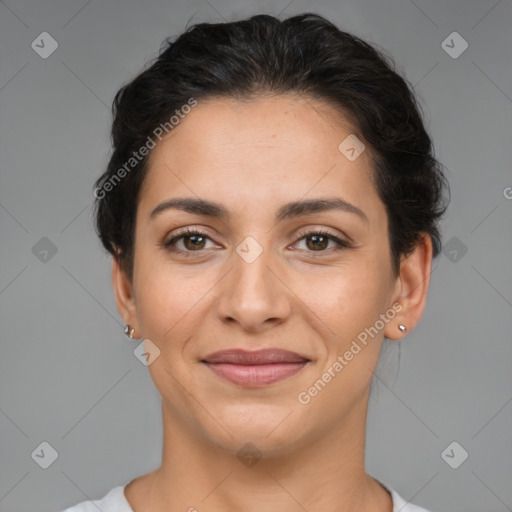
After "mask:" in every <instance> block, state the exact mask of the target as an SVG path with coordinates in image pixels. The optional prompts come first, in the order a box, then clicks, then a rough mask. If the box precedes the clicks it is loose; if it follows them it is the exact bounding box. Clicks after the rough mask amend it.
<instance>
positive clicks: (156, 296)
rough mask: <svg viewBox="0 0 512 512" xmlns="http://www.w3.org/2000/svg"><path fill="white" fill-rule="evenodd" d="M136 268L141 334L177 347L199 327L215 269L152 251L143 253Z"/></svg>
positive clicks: (162, 343) (168, 347)
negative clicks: (173, 262)
mask: <svg viewBox="0 0 512 512" xmlns="http://www.w3.org/2000/svg"><path fill="white" fill-rule="evenodd" d="M155 260H157V262H156V263H155ZM150 261H152V263H151V264H150ZM135 271H136V274H135V275H136V284H135V286H136V298H137V318H138V321H139V325H140V329H141V333H142V335H143V336H145V337H146V338H150V339H151V340H152V341H154V343H156V344H157V345H158V346H159V347H160V348H161V350H164V349H165V350H170V349H176V348H178V347H179V346H181V345H182V344H184V343H185V341H186V340H187V339H188V338H189V337H190V336H191V335H192V334H193V333H194V331H195V330H197V329H199V328H200V326H201V323H202V322H203V321H204V308H205V307H207V306H208V296H207V292H208V290H210V289H212V288H213V287H214V286H215V283H216V282H217V280H218V279H215V276H214V275H212V272H208V271H205V270H203V271H200V270H198V269H197V268H194V266H193V265H191V266H190V267H188V268H187V267H180V268H178V267H177V266H173V265H171V264H169V262H168V261H165V258H162V257H161V256H160V257H159V258H155V257H154V255H153V256H151V255H149V254H148V255H147V257H146V256H145V255H144V254H142V255H141V256H140V258H139V260H138V263H137V265H136V267H135ZM180 340H181V341H180ZM171 341H172V343H171Z"/></svg>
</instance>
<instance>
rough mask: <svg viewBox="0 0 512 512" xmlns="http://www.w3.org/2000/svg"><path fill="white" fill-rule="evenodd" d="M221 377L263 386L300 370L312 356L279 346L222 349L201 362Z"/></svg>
mask: <svg viewBox="0 0 512 512" xmlns="http://www.w3.org/2000/svg"><path fill="white" fill-rule="evenodd" d="M201 362H202V363H204V364H205V365H206V366H207V367H208V368H210V370H212V371H213V372H214V373H215V374H216V375H217V376H219V377H221V378H223V379H225V380H228V381H230V382H232V383H234V384H237V385H239V386H242V387H263V386H267V385H269V384H272V383H274V382H277V381H279V380H282V379H285V378H287V377H291V376H292V375H295V374H296V373H298V372H299V371H300V370H302V368H304V366H306V365H307V363H309V362H310V359H308V358H306V357H303V356H301V355H300V354H297V353H295V352H290V351H288V350H279V349H262V350H256V351H246V350H241V349H233V350H222V351H220V352H215V353H213V354H210V355H209V356H207V357H206V358H205V359H203V360H202V361H201Z"/></svg>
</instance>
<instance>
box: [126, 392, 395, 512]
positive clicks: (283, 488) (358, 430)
mask: <svg viewBox="0 0 512 512" xmlns="http://www.w3.org/2000/svg"><path fill="white" fill-rule="evenodd" d="M367 400H368V396H366V400H365V401H363V403H359V404H356V405H355V406H354V407H353V408H352V410H351V411H350V413H349V414H348V416H347V417H346V418H344V419H343V424H342V425H337V426H335V427H336V428H332V429H331V430H324V431H322V432H316V433H315V437H314V438H313V439H311V438H310V439H305V440H302V441H301V442H300V443H297V445H296V446H292V447H290V446H289V445H287V453H283V452H282V451H279V453H278V454H276V453H277V452H275V451H274V452H270V451H265V452H260V454H261V458H260V459H259V460H257V462H255V463H254V462H253V463H252V464H251V463H247V464H248V465H246V464H244V463H242V462H241V461H240V460H239V458H238V457H237V454H236V453H233V452H232V451H228V450H226V449H222V448H221V447H218V446H215V445H213V444H212V443H211V442H208V440H207V439H206V438H205V437H204V436H201V435H200V433H198V432H195V431H193V430H192V429H190V428H187V427H186V425H184V422H183V421H181V422H180V421H178V420H177V419H176V417H175V415H173V413H172V412H171V411H170V410H169V409H168V408H167V407H166V406H165V405H164V403H163V402H162V415H163V425H164V446H163V457H162V465H161V467H160V468H158V469H157V470H155V471H154V472H153V473H150V474H149V475H147V477H148V478H146V481H145V485H144V490H143V491H142V492H141V493H140V494H144V500H143V501H142V500H140V501H138V500H135V499H134V500H132V501H133V503H132V508H134V512H145V510H151V511H153V512H160V511H162V512H163V511H164V510H187V511H188V510H190V511H191V512H193V511H198V512H200V511H201V510H206V509H207V510H208V511H209V512H225V511H226V510H244V512H260V511H261V510H262V508H263V509H264V510H265V511H266V512H277V511H279V512H292V511H293V512H296V511H297V510H299V507H300V508H302V509H304V510H308V511H314V510H333V511H336V512H352V511H356V510H357V511H359V512H366V511H370V510H371V511H373V512H376V511H378V512H381V511H382V512H391V510H392V502H391V497H390V495H389V493H388V492H387V491H386V490H385V489H384V488H383V487H382V486H381V485H380V484H379V483H378V482H376V481H375V480H374V479H373V478H372V477H370V476H369V475H367V474H366V472H365V469H364V455H365V453H364V447H365V430H366V428H365V427H366V410H367ZM284 441H285V439H284V440H283V444H285V443H284ZM255 444H256V445H257V444H258V442H257V441H256V442H255ZM299 444H301V446H298V445H299ZM243 445H244V443H243V442H242V443H240V446H243ZM126 495H127V497H128V498H129V495H128V493H126Z"/></svg>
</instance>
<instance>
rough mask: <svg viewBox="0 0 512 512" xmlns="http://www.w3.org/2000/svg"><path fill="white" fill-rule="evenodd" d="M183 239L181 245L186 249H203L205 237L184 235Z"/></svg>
mask: <svg viewBox="0 0 512 512" xmlns="http://www.w3.org/2000/svg"><path fill="white" fill-rule="evenodd" d="M182 238H183V245H184V246H185V248H186V249H189V250H192V251H193V250H195V249H204V244H205V240H206V237H204V236H201V235H185V236H183V237H182Z"/></svg>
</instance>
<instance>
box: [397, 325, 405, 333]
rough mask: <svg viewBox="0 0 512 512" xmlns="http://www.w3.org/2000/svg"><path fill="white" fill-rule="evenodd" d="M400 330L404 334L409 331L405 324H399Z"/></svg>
mask: <svg viewBox="0 0 512 512" xmlns="http://www.w3.org/2000/svg"><path fill="white" fill-rule="evenodd" d="M398 328H399V329H400V330H401V331H402V332H405V331H406V330H407V327H405V325H404V324H398Z"/></svg>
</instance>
